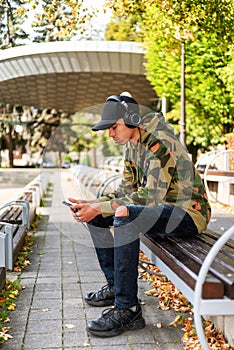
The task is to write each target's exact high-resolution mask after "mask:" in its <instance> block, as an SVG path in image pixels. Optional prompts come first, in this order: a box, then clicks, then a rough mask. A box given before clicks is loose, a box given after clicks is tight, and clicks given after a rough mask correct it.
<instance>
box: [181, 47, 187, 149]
mask: <svg viewBox="0 0 234 350" xmlns="http://www.w3.org/2000/svg"><path fill="white" fill-rule="evenodd" d="M185 99H186V95H185V43H184V41H181V88H180V142H181V144H182V145H183V147H184V148H185V149H186V148H187V147H186V107H185Z"/></svg>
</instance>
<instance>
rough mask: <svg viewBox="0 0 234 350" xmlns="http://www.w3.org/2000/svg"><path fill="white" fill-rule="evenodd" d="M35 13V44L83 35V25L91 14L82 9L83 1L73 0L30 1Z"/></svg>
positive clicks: (33, 25)
mask: <svg viewBox="0 0 234 350" xmlns="http://www.w3.org/2000/svg"><path fill="white" fill-rule="evenodd" d="M29 3H30V4H31V5H32V8H33V10H34V12H35V20H34V21H33V23H32V27H33V28H34V29H35V32H36V35H35V37H34V39H33V41H35V42H42V41H43V42H44V41H61V40H62V41H64V40H69V39H71V38H72V37H74V36H75V35H77V34H80V35H82V34H84V31H85V24H86V22H87V21H89V20H90V19H91V18H92V15H93V12H90V11H89V10H88V9H87V8H84V7H83V1H74V0H60V1H58V0H52V1H51V0H41V1H38V0H30V1H29Z"/></svg>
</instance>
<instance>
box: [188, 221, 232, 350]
mask: <svg viewBox="0 0 234 350" xmlns="http://www.w3.org/2000/svg"><path fill="white" fill-rule="evenodd" d="M233 235H234V225H233V226H231V227H230V228H229V229H228V230H227V231H225V232H224V233H223V235H222V236H221V237H220V238H219V239H218V240H217V242H216V243H215V244H214V245H213V247H212V248H211V249H210V251H209V253H208V254H207V256H206V258H205V260H204V262H203V264H202V267H201V269H200V271H199V275H198V279H197V283H196V287H195V296H194V321H195V327H196V330H197V335H198V338H199V340H200V343H201V346H202V349H203V350H209V346H208V344H207V341H206V336H205V333H204V331H203V326H202V319H201V315H202V314H203V311H202V303H205V301H204V300H202V285H203V283H204V281H205V278H206V275H207V273H208V270H209V268H210V266H211V264H212V263H213V261H214V258H215V257H216V255H217V253H218V252H219V250H220V249H221V248H222V247H223V246H224V245H225V243H226V242H227V241H228V240H229V239H231V238H232V236H233ZM209 302H212V300H209ZM230 304H231V302H230ZM214 306H215V300H214ZM224 314H225V310H224ZM233 314H234V310H233Z"/></svg>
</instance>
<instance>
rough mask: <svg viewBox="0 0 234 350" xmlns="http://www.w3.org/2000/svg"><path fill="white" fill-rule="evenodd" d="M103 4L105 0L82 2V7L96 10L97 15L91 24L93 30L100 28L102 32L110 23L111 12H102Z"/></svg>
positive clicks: (85, 0) (86, 0)
mask: <svg viewBox="0 0 234 350" xmlns="http://www.w3.org/2000/svg"><path fill="white" fill-rule="evenodd" d="M104 4H105V0H84V5H86V6H87V7H93V8H94V9H97V10H98V13H97V15H96V16H95V17H94V18H93V20H92V23H93V26H95V28H97V29H98V28H100V30H104V28H105V26H106V24H107V23H108V22H109V21H110V17H111V11H110V10H109V11H108V10H106V11H105V12H104V10H103V6H104Z"/></svg>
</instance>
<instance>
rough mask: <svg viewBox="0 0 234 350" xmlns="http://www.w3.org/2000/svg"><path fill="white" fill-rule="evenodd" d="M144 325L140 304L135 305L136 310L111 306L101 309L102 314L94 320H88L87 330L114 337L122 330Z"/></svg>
mask: <svg viewBox="0 0 234 350" xmlns="http://www.w3.org/2000/svg"><path fill="white" fill-rule="evenodd" d="M144 327H145V320H144V318H143V317H142V311H141V306H140V305H139V304H138V305H137V306H136V311H135V312H134V311H132V310H131V309H119V308H118V307H113V308H110V309H106V310H104V311H103V313H102V316H101V317H100V318H99V319H97V320H96V321H90V322H88V325H87V331H88V332H89V333H90V334H93V335H96V336H98V337H103V338H104V337H114V336H116V335H119V334H121V333H123V332H124V331H133V330H137V329H141V328H144Z"/></svg>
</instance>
